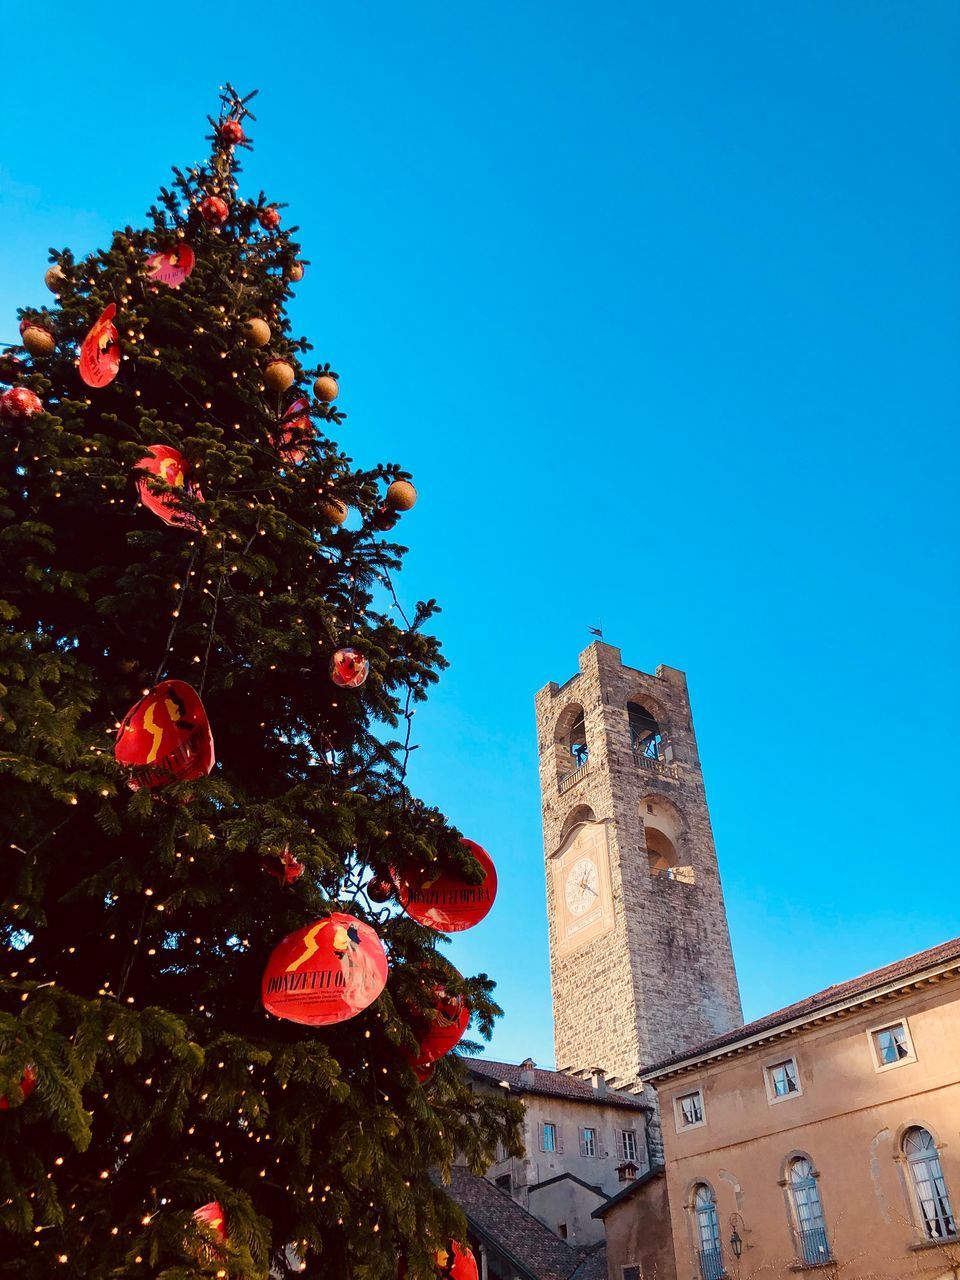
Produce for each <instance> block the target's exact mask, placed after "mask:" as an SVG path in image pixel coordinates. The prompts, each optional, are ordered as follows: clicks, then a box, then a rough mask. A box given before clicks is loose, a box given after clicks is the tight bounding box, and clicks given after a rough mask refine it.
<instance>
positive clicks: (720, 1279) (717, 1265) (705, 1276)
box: [699, 1249, 727, 1280]
mask: <svg viewBox="0 0 960 1280" xmlns="http://www.w3.org/2000/svg"><path fill="white" fill-rule="evenodd" d="M699 1258H700V1275H701V1277H702V1280H724V1276H726V1274H727V1273H726V1271H724V1269H723V1254H722V1253H721V1252H720V1250H719V1249H701V1250H700V1253H699Z"/></svg>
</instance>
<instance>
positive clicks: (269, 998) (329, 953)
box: [260, 911, 387, 1027]
mask: <svg viewBox="0 0 960 1280" xmlns="http://www.w3.org/2000/svg"><path fill="white" fill-rule="evenodd" d="M386 981H387V953H386V952H385V951H384V949H383V943H382V942H381V941H380V939H379V937H378V936H377V933H376V931H375V930H374V929H372V928H371V927H370V925H368V924H364V922H363V921H362V920H357V919H355V918H354V917H353V916H348V915H344V914H342V913H341V912H339V911H335V912H334V913H333V915H330V916H327V918H326V919H325V920H317V921H315V923H313V924H311V925H307V926H306V927H305V928H303V929H297V931H296V932H295V933H291V934H288V935H287V937H285V938H284V939H283V941H282V942H281V943H280V944H279V945H278V946H277V947H276V948H275V949H274V952H273V954H272V955H271V957H270V959H269V960H268V961H267V967H266V969H265V970H264V973H263V982H262V984H261V989H260V996H261V999H262V1001H263V1007H264V1008H265V1009H266V1010H267V1012H268V1013H272V1014H273V1015H274V1016H275V1017H277V1018H286V1020H287V1021H288V1022H299V1023H302V1024H303V1025H304V1026H308V1027H325V1026H331V1025H332V1024H333V1023H336V1022H345V1021H346V1020H347V1019H348V1018H354V1017H356V1015H357V1014H358V1013H362V1012H363V1010H364V1009H366V1008H367V1006H368V1005H371V1004H373V1002H374V1000H376V998H377V997H378V996H379V995H380V992H381V991H382V990H383V988H384V986H385V985H386Z"/></svg>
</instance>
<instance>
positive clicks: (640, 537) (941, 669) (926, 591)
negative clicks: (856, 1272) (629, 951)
mask: <svg viewBox="0 0 960 1280" xmlns="http://www.w3.org/2000/svg"><path fill="white" fill-rule="evenodd" d="M104 31H108V32H109V34H108V35H106V36H104V34H103V33H104ZM4 34H5V37H6V39H7V41H8V48H9V49H10V50H14V49H16V50H19V53H18V55H17V56H16V57H13V56H8V57H7V58H6V59H5V61H4V74H3V79H2V82H0V101H2V107H3V111H2V119H3V121H4V129H3V133H4V146H3V150H2V153H0V164H2V166H3V167H2V171H0V182H2V191H0V245H2V255H3V271H2V274H0V318H2V317H3V316H5V317H6V320H5V321H3V323H2V324H0V338H3V339H5V340H8V341H9V340H11V339H12V338H13V337H14V336H15V331H16V325H15V319H14V307H15V306H16V305H17V304H18V303H23V304H28V303H40V302H42V301H43V300H44V299H45V297H46V296H47V295H46V294H45V291H44V289H43V285H42V276H43V271H44V268H45V265H46V252H45V251H46V249H47V247H48V245H57V246H63V245H70V246H71V247H73V248H74V249H75V250H76V251H78V252H83V251H86V250H89V249H91V248H93V247H95V246H98V245H100V244H102V243H104V242H105V241H106V240H107V238H108V236H109V233H110V231H111V230H112V228H113V227H115V226H122V225H123V224H124V223H125V222H128V221H129V222H133V223H138V222H140V221H141V220H142V215H143V212H144V210H145V209H146V208H147V206H148V205H149V204H150V203H151V201H152V199H153V197H154V195H155V192H156V190H157V188H158V186H159V185H160V183H162V182H163V181H165V179H166V177H167V174H168V170H169V166H170V165H171V164H173V163H177V164H189V163H190V162H191V161H192V160H194V159H195V158H197V157H199V156H200V155H202V154H203V151H204V147H205V144H204V142H203V134H204V133H205V131H206V127H205V123H204V116H205V113H206V112H207V111H208V110H213V109H214V107H215V103H216V90H217V86H218V85H219V84H220V82H221V81H222V80H224V79H226V78H229V79H231V80H232V81H233V82H234V83H235V84H237V85H238V86H241V87H244V88H247V87H256V86H258V87H259V88H260V90H261V96H260V99H259V101H258V103H257V104H256V105H257V109H258V115H259V117H260V120H259V124H258V127H257V128H256V129H255V131H254V136H255V142H256V151H255V152H254V154H253V156H251V157H250V158H249V159H248V161H247V162H246V180H247V183H248V186H249V188H250V189H252V193H253V194H256V192H257V191H259V189H260V188H261V187H263V188H264V189H265V190H266V191H267V193H268V194H269V195H270V196H271V197H273V198H275V199H286V200H289V201H290V202H291V204H292V206H293V207H292V209H291V210H290V211H289V212H288V213H287V215H286V216H287V220H288V222H289V221H290V220H291V219H292V220H295V221H296V222H297V223H299V224H300V226H301V228H302V233H301V238H302V240H303V243H304V247H305V253H306V256H307V257H309V258H310V259H311V260H312V262H313V264H314V265H313V267H312V269H311V270H310V272H309V274H308V275H307V277H306V279H305V281H304V283H303V284H302V285H301V286H300V289H299V293H298V299H297V302H296V308H295V319H296V321H297V322H298V324H299V326H301V327H302V329H303V331H304V332H306V333H308V334H309V335H310V336H311V337H312V338H313V340H314V341H315V343H316V345H317V348H318V354H319V355H320V357H321V358H322V359H329V360H331V361H332V362H333V364H334V366H335V367H336V368H337V369H338V370H340V372H341V374H342V398H341V403H342V407H343V408H344V409H346V410H347V411H348V412H349V414H350V418H349V421H348V423H347V425H346V427H345V432H346V439H347V441H348V443H349V444H350V445H351V447H352V448H353V450H354V453H355V456H356V457H357V458H358V459H360V460H362V461H363V462H372V461H376V460H385V461H386V460H389V461H395V460H400V461H402V462H404V463H405V464H406V465H407V466H408V467H409V468H410V469H411V470H412V471H413V472H414V475H415V478H416V482H417V485H418V487H419V489H420V493H421V501H420V504H419V505H418V507H417V509H416V510H415V511H414V512H413V513H412V514H411V515H410V516H408V517H405V518H404V524H403V530H404V533H405V534H406V535H407V536H408V538H409V541H410V543H411V546H412V552H411V555H410V557H409V566H408V570H407V572H406V574H405V575H404V579H403V594H404V595H405V597H406V598H407V599H408V600H412V599H414V598H416V597H417V596H426V595H436V596H438V597H439V598H440V599H441V601H442V602H443V604H444V607H445V612H444V614H443V615H442V617H441V619H440V631H441V634H442V636H443V639H444V643H445V647H446V653H447V656H448V657H449V659H450V661H451V663H452V669H451V670H450V672H449V673H448V674H447V676H446V678H445V679H444V681H443V683H442V685H441V686H440V689H439V691H438V692H437V693H436V695H435V696H434V698H433V699H432V701H431V702H430V703H429V704H428V705H427V707H426V708H425V709H424V710H423V711H422V712H420V714H419V716H418V725H417V727H418V729H419V735H420V741H421V742H422V744H423V745H422V749H421V750H420V751H419V752H418V753H417V756H416V773H415V778H414V781H415V784H416V786H417V787H418V789H419V790H420V792H421V794H423V795H424V796H425V797H426V798H428V799H429V800H430V801H433V802H436V803H439V804H440V805H441V807H443V808H444V809H445V810H446V811H447V812H448V813H449V814H450V816H451V817H452V818H453V819H454V820H455V821H456V822H457V823H458V824H459V825H460V826H461V827H462V828H463V830H464V831H465V832H466V833H467V834H469V835H470V836H472V837H473V838H474V839H477V840H479V841H481V842H482V843H484V844H485V845H487V847H488V848H489V849H490V851H491V852H492V854H493V855H494V857H495V859H496V861H497V863H498V867H499V871H500V878H501V897H500V900H499V902H498V904H497V906H496V908H495V910H494V912H493V914H492V915H491V916H490V917H489V918H488V920H487V921H486V922H485V923H484V924H483V925H481V926H480V927H478V928H477V929H475V930H473V931H472V932H471V933H469V934H467V935H464V936H463V937H461V938H460V939H458V940H457V942H456V944H455V945H454V947H453V949H452V953H451V954H452V958H453V959H454V961H455V962H456V963H458V964H460V965H461V967H462V968H465V969H471V970H477V969H480V968H484V969H487V970H489V971H490V972H491V973H492V974H493V975H494V976H497V977H498V978H499V979H500V993H501V997H502V1000H503V1003H504V1004H505V1006H506V1008H507V1011H508V1013H507V1017H506V1019H505V1020H504V1022H503V1024H502V1029H501V1030H500V1031H499V1032H498V1033H497V1036H496V1038H495V1041H494V1046H493V1051H494V1052H495V1053H497V1054H499V1055H500V1056H502V1057H508V1058H511V1057H512V1058H514V1059H518V1058H520V1057H523V1056H524V1055H526V1054H527V1053H530V1054H532V1056H533V1057H534V1058H536V1059H537V1060H538V1061H540V1062H543V1063H548V1062H550V1061H551V1060H552V1038H551V1021H550V1007H549V977H548V968H547V949H546V948H547V944H546V926H545V920H544V887H543V869H542V853H541V835H540V819H539V797H538V782H537V769H536V746H535V740H534V731H533V695H534V692H535V691H536V690H537V689H538V688H539V687H540V686H541V685H543V684H545V683H546V682H547V681H549V680H551V679H555V680H557V681H562V680H564V679H566V678H567V677H568V676H569V675H571V674H572V673H573V671H574V670H575V667H576V661H577V654H578V651H579V650H580V649H581V648H582V647H584V646H585V645H586V644H587V642H588V641H589V638H590V637H589V636H588V635H587V631H586V628H587V627H588V626H589V625H595V624H596V623H597V622H598V621H599V620H600V619H601V618H602V620H603V625H604V629H605V632H606V636H607V639H608V640H610V641H611V642H612V643H614V644H617V645H619V646H620V648H621V649H622V652H623V656H624V660H625V661H626V662H628V663H630V664H631V665H636V666H640V667H642V668H643V669H645V670H653V669H654V667H655V666H656V665H657V664H658V663H661V662H664V663H668V664H670V665H672V666H676V667H680V668H683V669H684V670H686V671H687V673H688V677H689V680H690V685H691V689H692V693H693V698H694V714H695V719H696V725H697V728H698V732H699V737H700V747H701V754H702V757H703V763H704V771H705V776H706V782H707V788H708V797H709V799H710V802H711V805H712V812H713V818H714V825H715V829H716V837H717V845H718V848H719V852H720V858H721V867H722V871H723V876H724V883H725V889H726V895H727V903H728V907H729V913H730V923H731V929H732V935H733V944H734V950H735V953H736V959H737V964H738V968H739V973H740V980H741V983H742V987H743V996H744V1006H745V1012H746V1014H747V1016H748V1017H751V1016H757V1015H759V1014H761V1013H764V1012H766V1011H768V1010H770V1009H771V1008H774V1007H777V1006H779V1005H781V1004H783V1003H785V1002H787V1001H790V1000H792V999H794V998H796V997H799V996H802V995H804V994H806V993H808V992H811V991H814V990H817V989H819V988H820V987H822V986H825V985H827V984H829V983H831V982H834V981H838V980H841V979H843V978H846V977H850V976H852V975H854V974H856V973H860V972H863V971H864V970H866V969H869V968H871V967H873V966H875V965H878V964H882V963H884V962H886V961H889V960H893V959H895V958H898V957H900V956H903V955H906V954H908V953H910V952H911V951H914V950H917V949H920V948H922V947H925V946H928V945H931V944H933V943H936V942H938V941H941V940H943V939H944V938H947V937H950V936H952V935H954V934H956V933H958V932H960V920H958V916H960V912H958V907H957V868H958V857H957V854H958V841H957V835H956V828H955V818H956V807H955V806H956V802H955V800H954V802H953V803H952V804H951V801H950V793H951V792H953V793H954V795H955V794H956V779H957V763H958V762H957V727H956V726H957V712H958V678H957V664H956V654H957V641H958V629H960V628H958V608H957V592H956V569H957V560H958V555H957V547H958V538H957V533H958V529H957V515H956V491H957V465H956V464H957V457H956V452H955V446H954V444H953V439H954V436H955V432H956V427H957V417H958V408H960V375H958V365H957V354H958V349H960V343H958V340H960V302H958V299H960V287H958V286H960V241H958V234H957V233H958V227H960V218H958V214H960V179H958V169H957V163H956V152H957V141H958V124H960V110H958V108H960V8H958V7H957V5H956V4H955V3H953V2H952V0H942V2H940V0H923V2H922V3H916V2H915V0H902V2H899V3H897V2H894V0H809V2H808V3H804V4H802V5H786V4H773V3H766V2H765V0H754V2H753V3H741V2H737V0H728V2H727V3H724V4H716V3H713V2H712V0H701V2H699V3H694V2H693V0H677V2H676V3H670V4H664V3H651V2H647V0H643V2H634V3H625V2H620V3H614V2H613V0H611V2H610V3H608V4H606V5H602V4H601V5H598V4H589V5H588V4H583V3H563V2H559V0H553V2H551V3H550V4H546V3H528V4H520V5H518V4H516V3H512V4H507V3H503V2H502V0H488V2H487V3H485V4H483V5H472V6H467V5H463V4H450V3H442V4H441V3H435V2H433V0H430V2H428V3H420V4H417V5H414V6H410V5H397V4H386V3H382V2H377V3H365V4H362V5H360V4H346V3H344V4H340V5H338V6H333V5H330V4H327V3H318V4H311V5H306V4H303V3H294V4H291V5H287V6H284V7H283V8H282V9H281V10H279V11H271V10H270V8H269V6H267V5H264V4H262V3H261V4H257V5H251V4H247V3H233V4H230V5H226V6H224V5H217V6H205V7H204V6H192V7H190V8H183V9H179V10H178V9H177V8H169V9H166V10H163V11H155V10H153V9H151V10H149V11H148V12H144V13H143V14H142V15H141V16H137V12H136V9H135V7H129V6H128V7H127V9H125V10H124V11H123V14H122V15H120V14H119V13H112V14H107V15H106V16H105V17H104V18H103V21H99V20H97V21H93V20H92V19H91V15H90V13H89V12H88V11H87V10H86V9H83V8H80V9H78V8H77V6H75V5H72V4H71V5H66V4H64V3H62V2H61V0H53V2H52V3H50V4H48V5H46V6H45V7H44V8H43V10H42V13H41V12H40V11H39V10H37V9H36V8H31V7H30V6H29V5H28V6H23V5H20V6H15V7H14V9H13V10H11V12H9V13H8V14H7V16H6V18H5V23H4Z"/></svg>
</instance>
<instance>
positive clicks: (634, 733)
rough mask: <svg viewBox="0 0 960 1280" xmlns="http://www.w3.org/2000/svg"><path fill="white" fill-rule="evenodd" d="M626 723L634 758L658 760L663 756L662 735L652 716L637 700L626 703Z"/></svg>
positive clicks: (638, 759)
mask: <svg viewBox="0 0 960 1280" xmlns="http://www.w3.org/2000/svg"><path fill="white" fill-rule="evenodd" d="M627 723H628V725H629V727H630V745H631V746H632V747H633V755H634V759H635V760H637V762H638V763H639V761H640V760H660V759H661V758H662V756H663V735H662V734H661V732H660V726H659V724H657V722H656V720H655V719H654V717H653V716H652V715H651V714H650V712H649V711H648V710H647V709H646V707H641V706H640V704H639V703H637V702H628V703H627Z"/></svg>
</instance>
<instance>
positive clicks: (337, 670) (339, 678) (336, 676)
mask: <svg viewBox="0 0 960 1280" xmlns="http://www.w3.org/2000/svg"><path fill="white" fill-rule="evenodd" d="M369 674H370V663H369V662H368V661H367V660H366V658H365V657H364V656H363V654H362V653H361V652H360V650H359V649H338V650H337V651H336V653H335V654H334V655H333V657H332V658H331V659H330V679H331V680H332V681H333V683H334V684H335V685H338V686H339V687H340V688H341V689H359V688H360V686H361V685H362V684H363V683H364V682H365V681H366V678H367V676H368V675H369Z"/></svg>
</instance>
